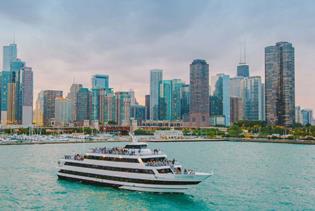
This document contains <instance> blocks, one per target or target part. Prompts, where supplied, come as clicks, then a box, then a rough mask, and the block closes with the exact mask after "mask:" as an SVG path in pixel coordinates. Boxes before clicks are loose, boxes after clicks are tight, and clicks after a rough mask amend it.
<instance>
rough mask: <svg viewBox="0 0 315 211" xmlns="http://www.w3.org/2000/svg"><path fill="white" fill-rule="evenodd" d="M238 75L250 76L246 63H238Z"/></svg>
mask: <svg viewBox="0 0 315 211" xmlns="http://www.w3.org/2000/svg"><path fill="white" fill-rule="evenodd" d="M237 76H238V77H249V66H248V64H245V63H239V64H238V65H237Z"/></svg>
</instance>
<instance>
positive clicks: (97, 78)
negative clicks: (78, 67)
mask: <svg viewBox="0 0 315 211" xmlns="http://www.w3.org/2000/svg"><path fill="white" fill-rule="evenodd" d="M108 88H109V76H108V75H101V74H96V75H93V77H92V89H108Z"/></svg>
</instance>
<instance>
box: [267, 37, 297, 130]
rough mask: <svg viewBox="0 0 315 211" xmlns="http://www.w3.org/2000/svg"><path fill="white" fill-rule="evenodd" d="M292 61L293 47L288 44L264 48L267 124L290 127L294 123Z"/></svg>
mask: <svg viewBox="0 0 315 211" xmlns="http://www.w3.org/2000/svg"><path fill="white" fill-rule="evenodd" d="M294 60H295V59H294V47H293V46H292V44H291V43H289V42H278V43H276V45H275V46H268V47H266V48H265V77H266V79H265V95H266V98H265V99H266V101H265V104H266V120H267V122H268V123H269V124H272V125H284V126H291V125H293V123H294V120H295V117H294V116H295V64H294V63H295V62H294Z"/></svg>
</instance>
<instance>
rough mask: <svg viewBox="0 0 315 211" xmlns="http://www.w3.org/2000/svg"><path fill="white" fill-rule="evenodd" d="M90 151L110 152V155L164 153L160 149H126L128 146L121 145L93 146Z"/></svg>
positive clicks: (98, 152)
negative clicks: (111, 146)
mask: <svg viewBox="0 0 315 211" xmlns="http://www.w3.org/2000/svg"><path fill="white" fill-rule="evenodd" d="M90 152H91V153H97V154H110V155H162V154H163V153H162V152H161V151H160V150H158V149H154V150H153V151H152V150H148V149H126V148H119V147H113V148H106V147H104V148H93V149H91V151H90Z"/></svg>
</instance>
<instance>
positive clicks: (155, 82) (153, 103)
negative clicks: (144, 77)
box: [150, 69, 163, 120]
mask: <svg viewBox="0 0 315 211" xmlns="http://www.w3.org/2000/svg"><path fill="white" fill-rule="evenodd" d="M162 80H163V70H160V69H154V70H151V71H150V119H151V120H158V119H159V93H160V91H159V90H160V83H161V81H162Z"/></svg>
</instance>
